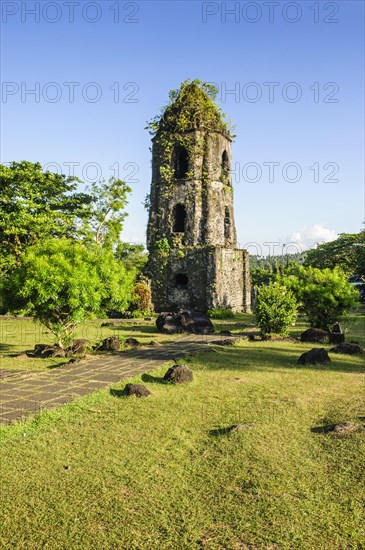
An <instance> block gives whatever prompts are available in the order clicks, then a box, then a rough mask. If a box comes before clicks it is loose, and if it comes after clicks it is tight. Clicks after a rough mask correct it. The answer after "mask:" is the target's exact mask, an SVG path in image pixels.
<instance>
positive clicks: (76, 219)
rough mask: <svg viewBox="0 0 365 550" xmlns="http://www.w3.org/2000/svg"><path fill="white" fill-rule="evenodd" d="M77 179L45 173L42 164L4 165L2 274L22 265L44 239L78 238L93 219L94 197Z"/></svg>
mask: <svg viewBox="0 0 365 550" xmlns="http://www.w3.org/2000/svg"><path fill="white" fill-rule="evenodd" d="M78 183H79V180H78V179H77V178H74V177H66V176H65V175H59V174H53V173H51V172H49V171H46V172H43V171H42V166H41V165H40V164H39V163H35V164H33V163H31V162H27V161H21V162H12V163H11V164H10V166H4V165H0V190H1V193H0V270H2V271H9V270H11V269H13V268H14V267H15V266H17V265H19V263H20V258H21V254H22V252H23V251H24V250H25V248H26V247H27V246H31V245H33V244H35V243H36V242H37V241H39V240H40V239H42V238H48V237H68V238H71V237H74V238H75V237H76V235H79V234H80V223H81V222H82V221H83V220H85V219H87V218H88V217H89V216H90V211H91V203H92V197H91V196H90V195H87V194H85V193H79V192H77V191H76V190H77V186H78Z"/></svg>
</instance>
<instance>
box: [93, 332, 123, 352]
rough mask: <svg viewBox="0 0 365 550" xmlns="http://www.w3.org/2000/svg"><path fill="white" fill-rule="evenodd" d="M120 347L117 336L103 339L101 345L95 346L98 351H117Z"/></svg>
mask: <svg viewBox="0 0 365 550" xmlns="http://www.w3.org/2000/svg"><path fill="white" fill-rule="evenodd" d="M120 347H121V341H120V340H119V338H118V337H117V336H110V337H109V338H105V340H103V341H102V343H101V344H100V345H99V346H97V348H96V349H97V350H98V351H119V350H120Z"/></svg>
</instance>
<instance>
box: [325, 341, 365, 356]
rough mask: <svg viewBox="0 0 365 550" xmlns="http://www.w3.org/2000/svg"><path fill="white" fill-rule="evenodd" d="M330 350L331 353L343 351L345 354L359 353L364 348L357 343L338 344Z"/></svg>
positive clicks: (362, 351)
mask: <svg viewBox="0 0 365 550" xmlns="http://www.w3.org/2000/svg"><path fill="white" fill-rule="evenodd" d="M330 351H332V352H333V353H344V354H345V355H361V354H362V353H364V350H363V349H362V347H361V346H359V344H352V343H351V344H350V343H349V344H338V346H335V347H334V348H331V349H330Z"/></svg>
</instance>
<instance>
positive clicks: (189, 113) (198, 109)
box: [147, 79, 229, 136]
mask: <svg viewBox="0 0 365 550" xmlns="http://www.w3.org/2000/svg"><path fill="white" fill-rule="evenodd" d="M217 93H218V89H217V87H216V86H214V85H212V84H210V83H207V82H202V81H201V80H198V79H195V80H185V81H184V82H182V83H181V86H180V88H179V89H177V90H171V91H170V93H169V99H170V103H169V104H168V105H167V107H165V108H164V109H163V110H162V112H161V113H160V114H159V115H157V116H155V117H154V118H153V119H152V120H151V121H150V122H149V123H148V124H147V129H148V130H149V132H150V134H151V135H153V136H156V135H160V134H161V133H165V134H171V133H176V132H177V133H181V132H186V131H187V130H191V129H196V130H201V129H204V130H216V131H220V132H224V133H226V134H229V128H228V124H227V122H226V121H225V120H224V118H225V115H224V113H223V112H222V110H221V109H220V108H219V107H218V106H217V105H216V104H215V102H214V100H215V98H216V95H217Z"/></svg>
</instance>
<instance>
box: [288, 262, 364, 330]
mask: <svg viewBox="0 0 365 550" xmlns="http://www.w3.org/2000/svg"><path fill="white" fill-rule="evenodd" d="M285 284H287V286H288V287H289V288H291V289H292V291H293V292H294V295H295V296H296V298H297V300H298V302H299V303H300V306H301V308H302V310H303V312H304V313H305V314H306V315H307V317H308V320H309V323H310V326H311V327H313V328H321V329H323V330H330V329H331V327H332V326H333V324H334V323H336V322H337V321H339V320H340V317H341V316H342V315H344V314H346V313H347V312H348V311H349V310H350V309H351V308H352V307H354V305H355V304H356V302H357V301H358V299H359V296H358V292H357V290H356V289H354V288H353V287H352V286H351V285H350V284H349V283H348V282H347V278H346V276H345V274H344V273H343V271H341V270H340V269H338V268H335V269H333V270H332V269H317V268H314V267H307V268H306V267H296V268H293V270H292V274H291V275H290V276H289V277H287V278H285Z"/></svg>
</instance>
